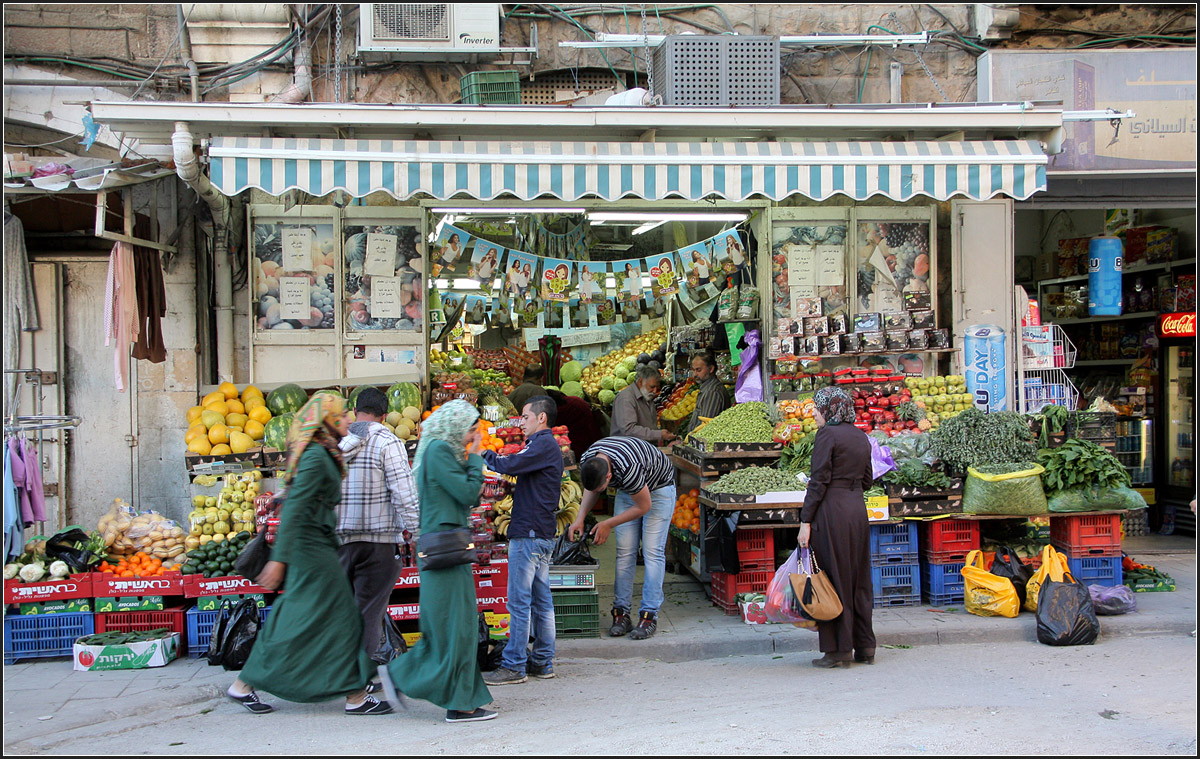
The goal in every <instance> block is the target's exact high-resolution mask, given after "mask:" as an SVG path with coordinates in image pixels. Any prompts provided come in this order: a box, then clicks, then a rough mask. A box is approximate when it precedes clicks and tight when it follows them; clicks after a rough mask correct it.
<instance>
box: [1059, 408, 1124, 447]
mask: <svg viewBox="0 0 1200 759" xmlns="http://www.w3.org/2000/svg"><path fill="white" fill-rule="evenodd" d="M1066 427H1067V430H1066V431H1067V437H1073V438H1077V439H1079V440H1091V441H1092V442H1094V443H1095V442H1100V441H1105V442H1107V441H1110V440H1116V438H1117V415H1116V414H1114V413H1112V412H1104V411H1076V412H1075V413H1074V414H1072V415H1071V416H1070V417H1068V418H1067V424H1066Z"/></svg>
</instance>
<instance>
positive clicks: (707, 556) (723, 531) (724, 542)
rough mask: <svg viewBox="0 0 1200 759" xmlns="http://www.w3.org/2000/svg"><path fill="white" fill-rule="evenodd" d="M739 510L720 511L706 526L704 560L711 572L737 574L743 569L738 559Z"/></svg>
mask: <svg viewBox="0 0 1200 759" xmlns="http://www.w3.org/2000/svg"><path fill="white" fill-rule="evenodd" d="M738 515H739V512H736V511H730V512H720V515H719V516H718V517H717V518H716V519H712V520H709V521H708V524H706V525H705V526H704V561H705V564H706V565H707V567H708V571H709V572H725V573H727V574H731V575H735V574H738V573H739V572H741V571H742V564H741V562H740V561H739V560H738V549H737V538H736V537H734V534H733V533H734V532H735V531H736V530H737V523H738Z"/></svg>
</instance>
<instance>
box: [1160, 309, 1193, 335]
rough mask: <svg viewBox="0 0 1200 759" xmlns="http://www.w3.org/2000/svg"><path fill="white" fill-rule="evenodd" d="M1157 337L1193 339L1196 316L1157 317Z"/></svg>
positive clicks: (1174, 315) (1173, 315) (1168, 315)
mask: <svg viewBox="0 0 1200 759" xmlns="http://www.w3.org/2000/svg"><path fill="white" fill-rule="evenodd" d="M1158 334H1159V337H1195V336H1196V314H1195V312H1192V313H1190V314H1163V315H1162V316H1160V317H1158Z"/></svg>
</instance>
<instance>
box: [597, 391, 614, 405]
mask: <svg viewBox="0 0 1200 759" xmlns="http://www.w3.org/2000/svg"><path fill="white" fill-rule="evenodd" d="M616 397H617V394H616V393H614V392H613V391H612V390H610V389H608V388H605V389H603V390H601V391H600V402H601V403H603V404H604V405H606V406H607V405H608V404H610V403H612V402H613V400H614V399H615V398H616Z"/></svg>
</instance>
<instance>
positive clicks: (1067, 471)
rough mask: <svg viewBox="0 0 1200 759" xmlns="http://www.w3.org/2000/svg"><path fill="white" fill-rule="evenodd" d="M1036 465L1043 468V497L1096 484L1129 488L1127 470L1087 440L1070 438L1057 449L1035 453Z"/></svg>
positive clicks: (1106, 452) (1130, 480)
mask: <svg viewBox="0 0 1200 759" xmlns="http://www.w3.org/2000/svg"><path fill="white" fill-rule="evenodd" d="M1038 463H1039V464H1041V465H1042V466H1043V467H1045V469H1046V471H1045V472H1043V473H1042V485H1043V486H1044V487H1045V488H1046V493H1047V494H1053V493H1057V492H1059V491H1061V490H1070V489H1072V488H1079V487H1091V486H1093V485H1098V486H1100V487H1102V488H1117V487H1129V486H1130V485H1131V484H1132V479H1131V478H1130V476H1129V470H1127V469H1126V468H1125V467H1123V466H1121V462H1120V461H1119V460H1118V459H1117V457H1116V456H1114V455H1112V454H1111V453H1109V452H1108V451H1106V450H1104V449H1103V448H1101V447H1100V446H1098V445H1096V444H1095V443H1093V442H1092V441H1090V440H1077V439H1075V438H1071V439H1069V440H1067V441H1066V442H1065V443H1063V444H1062V445H1061V446H1059V447H1058V448H1043V449H1042V450H1040V451H1038Z"/></svg>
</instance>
